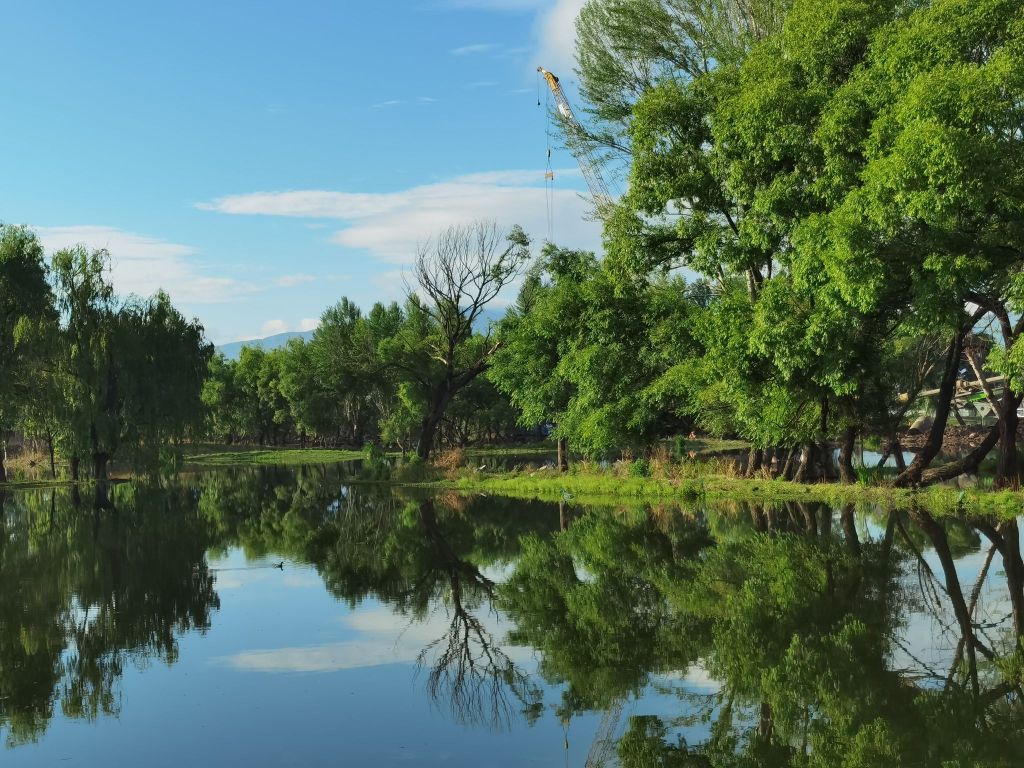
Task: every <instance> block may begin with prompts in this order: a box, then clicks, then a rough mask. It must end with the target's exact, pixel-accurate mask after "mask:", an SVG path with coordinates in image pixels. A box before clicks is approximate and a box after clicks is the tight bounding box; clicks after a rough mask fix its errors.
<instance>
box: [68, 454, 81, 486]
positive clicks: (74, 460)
mask: <svg viewBox="0 0 1024 768" xmlns="http://www.w3.org/2000/svg"><path fill="white" fill-rule="evenodd" d="M79 462H80V460H79V458H78V457H77V456H72V457H71V461H70V462H69V464H70V467H69V468H70V469H71V479H72V480H74V481H75V482H76V483H77V482H78V479H79V472H78V467H79Z"/></svg>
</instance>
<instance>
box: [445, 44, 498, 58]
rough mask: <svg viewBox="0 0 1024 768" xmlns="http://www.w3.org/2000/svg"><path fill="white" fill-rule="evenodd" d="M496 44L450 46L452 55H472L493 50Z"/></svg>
mask: <svg viewBox="0 0 1024 768" xmlns="http://www.w3.org/2000/svg"><path fill="white" fill-rule="evenodd" d="M497 47H498V46H497V45H495V44H494V43H473V44H472V45H463V46H460V47H458V48H452V50H451V54H452V55H453V56H473V55H475V54H478V53H487V52H488V51H493V50H494V49H495V48H497Z"/></svg>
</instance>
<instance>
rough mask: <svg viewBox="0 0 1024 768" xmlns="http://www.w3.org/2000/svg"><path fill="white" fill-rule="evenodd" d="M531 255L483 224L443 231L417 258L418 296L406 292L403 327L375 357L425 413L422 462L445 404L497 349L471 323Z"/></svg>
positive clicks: (517, 234)
mask: <svg viewBox="0 0 1024 768" xmlns="http://www.w3.org/2000/svg"><path fill="white" fill-rule="evenodd" d="M528 256H529V240H528V238H527V237H526V235H525V234H524V233H523V231H522V230H520V229H518V228H514V229H513V230H512V231H511V232H509V233H507V235H506V234H503V233H502V232H500V231H499V229H498V227H497V225H495V224H493V223H485V222H479V223H477V224H474V225H471V226H467V227H452V228H450V229H447V230H445V231H443V232H441V233H440V234H439V235H438V236H437V237H436V238H435V239H434V240H433V241H431V242H429V243H428V244H427V245H425V246H423V247H422V248H421V249H420V250H419V251H418V253H417V254H416V262H415V266H414V276H415V282H416V287H417V290H418V291H419V293H411V294H410V297H409V299H408V301H407V302H406V305H405V318H404V321H403V323H402V326H401V327H400V328H399V330H398V332H397V333H396V334H395V335H394V336H393V337H392V338H390V339H387V340H385V341H383V342H381V344H380V345H379V347H378V351H379V354H380V355H381V359H382V362H383V366H384V367H385V368H387V369H389V370H391V371H392V372H394V373H395V374H396V375H397V376H398V377H399V380H400V381H402V382H404V383H406V384H407V385H408V386H409V392H410V394H412V395H413V396H414V397H415V399H416V401H417V403H418V404H419V405H420V407H421V408H422V411H421V412H422V418H421V420H420V428H419V435H418V437H417V442H416V453H417V455H418V456H419V457H420V458H421V459H426V458H428V457H429V456H430V452H431V451H432V450H433V448H434V443H435V440H436V438H437V430H438V426H439V425H440V424H441V421H442V419H443V418H444V415H445V412H446V410H447V408H448V405H449V403H451V401H452V399H453V398H454V397H455V396H456V395H458V394H459V392H461V391H462V390H463V389H465V388H466V387H467V386H468V385H469V384H470V383H471V382H472V381H473V380H474V379H475V378H476V377H477V376H479V375H480V374H482V373H484V371H486V370H487V368H488V366H489V365H490V363H491V360H492V357H493V355H494V352H495V351H496V349H497V346H498V344H497V342H496V341H495V339H494V338H492V336H491V333H490V330H489V329H488V331H487V332H486V333H484V334H480V333H476V332H475V330H476V325H477V324H478V323H479V322H481V320H482V314H483V311H484V310H485V309H486V308H487V306H488V305H489V304H490V303H491V302H492V301H493V300H494V299H495V298H496V297H497V295H498V294H499V293H500V292H501V290H502V289H503V288H504V287H505V286H506V285H508V284H509V283H510V282H511V281H512V280H513V279H514V278H515V277H516V276H517V275H518V274H519V273H520V270H521V269H522V266H523V264H524V263H525V262H526V259H527V258H528ZM420 294H422V298H420Z"/></svg>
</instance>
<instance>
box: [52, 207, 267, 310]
mask: <svg viewBox="0 0 1024 768" xmlns="http://www.w3.org/2000/svg"><path fill="white" fill-rule="evenodd" d="M34 229H35V231H36V233H37V234H38V235H39V239H40V240H41V241H42V243H43V246H44V247H45V248H46V249H47V250H48V251H56V250H60V249H61V248H68V247H70V246H73V245H78V244H82V245H85V246H86V247H88V248H106V249H107V250H108V251H109V252H110V259H111V280H112V282H113V284H114V287H115V288H116V290H117V291H118V292H119V293H135V294H138V295H140V296H150V295H152V294H153V293H155V292H156V291H157V290H160V289H163V290H165V291H167V293H168V294H169V295H170V296H171V298H172V299H173V300H174V301H175V302H184V303H190V304H219V303H224V302H229V301H232V300H233V299H235V298H238V297H239V296H240V295H243V294H248V293H252V292H253V291H256V290H258V287H257V286H255V285H253V284H251V283H246V282H243V281H240V280H237V279H235V278H233V277H222V276H214V275H209V274H207V273H206V270H205V266H204V265H203V264H202V263H201V262H200V261H198V260H197V259H196V258H194V257H195V256H196V255H197V251H196V249H195V248H192V247H191V246H188V245H181V244H179V243H170V242H167V241H165V240H160V239H158V238H154V237H149V236H147V235H140V234H136V233H134V232H126V231H124V230H122V229H117V228H116V227H106V226H96V225H81V226H65V227H34Z"/></svg>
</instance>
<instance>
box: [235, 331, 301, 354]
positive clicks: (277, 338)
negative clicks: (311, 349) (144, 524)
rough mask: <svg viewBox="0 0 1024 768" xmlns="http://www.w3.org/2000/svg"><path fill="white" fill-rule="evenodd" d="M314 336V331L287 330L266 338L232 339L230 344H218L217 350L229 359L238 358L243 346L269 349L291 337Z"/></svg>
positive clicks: (281, 344)
mask: <svg viewBox="0 0 1024 768" xmlns="http://www.w3.org/2000/svg"><path fill="white" fill-rule="evenodd" d="M312 338H313V331H286V332H285V333H275V334H274V335H273V336H267V337H266V338H264V339H247V340H246V341H232V342H230V343H229V344H220V345H218V346H217V351H218V352H220V353H222V354H223V355H224V357H226V358H227V359H228V360H237V359H238V356H239V355H240V354H242V347H259V348H260V349H264V350H268V351H269V350H271V349H277V348H278V347H283V346H284V345H285V344H287V343H288V342H289V341H290V340H291V339H305V340H306V341H309V340H310V339H312Z"/></svg>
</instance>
